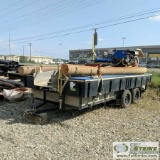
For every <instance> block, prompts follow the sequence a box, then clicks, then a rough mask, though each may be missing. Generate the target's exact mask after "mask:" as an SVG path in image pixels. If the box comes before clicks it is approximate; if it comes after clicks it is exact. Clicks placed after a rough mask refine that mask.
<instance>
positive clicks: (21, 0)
mask: <svg viewBox="0 0 160 160" xmlns="http://www.w3.org/2000/svg"><path fill="white" fill-rule="evenodd" d="M23 1H24V0H20V1H17V2H16V3H14V4H11V5H9V6H8V7H6V8H3V9H2V10H0V12H2V11H4V10H7V9H9V8H11V7H13V6H15V5H17V4H18V3H21V2H23Z"/></svg>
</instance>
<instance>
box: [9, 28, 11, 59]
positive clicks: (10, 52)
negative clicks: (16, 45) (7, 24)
mask: <svg viewBox="0 0 160 160" xmlns="http://www.w3.org/2000/svg"><path fill="white" fill-rule="evenodd" d="M9 53H10V57H11V36H10V29H9Z"/></svg>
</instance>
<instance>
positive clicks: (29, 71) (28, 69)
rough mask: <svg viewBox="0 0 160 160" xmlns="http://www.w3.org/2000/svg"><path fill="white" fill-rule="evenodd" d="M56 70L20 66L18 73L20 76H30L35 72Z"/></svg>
mask: <svg viewBox="0 0 160 160" xmlns="http://www.w3.org/2000/svg"><path fill="white" fill-rule="evenodd" d="M54 70H58V66H20V67H19V68H18V72H19V74H20V75H21V76H24V75H30V74H33V73H35V72H37V71H42V72H47V71H54Z"/></svg>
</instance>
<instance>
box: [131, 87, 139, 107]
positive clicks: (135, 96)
mask: <svg viewBox="0 0 160 160" xmlns="http://www.w3.org/2000/svg"><path fill="white" fill-rule="evenodd" d="M140 97H141V92H140V89H139V88H135V89H133V90H132V103H134V104H136V103H138V101H139V99H140Z"/></svg>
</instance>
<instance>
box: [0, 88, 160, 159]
mask: <svg viewBox="0 0 160 160" xmlns="http://www.w3.org/2000/svg"><path fill="white" fill-rule="evenodd" d="M158 93H159V92H158V91H155V90H148V91H147V92H146V93H144V94H143V96H142V98H141V100H140V102H139V103H138V104H137V105H132V106H131V107H130V108H126V109H119V108H117V107H114V106H112V105H108V104H107V105H106V106H103V105H102V106H97V107H95V108H94V109H89V110H85V111H82V112H80V111H72V112H71V111H66V112H64V111H63V112H62V111H57V112H54V113H50V114H49V115H48V116H49V119H48V122H47V124H45V125H34V124H31V123H28V122H26V120H25V119H24V118H23V114H22V113H23V111H24V109H25V108H28V107H30V100H25V101H22V102H17V103H4V104H1V106H0V107H1V110H0V128H1V129H0V148H1V149H0V159H7V160H8V159H11V160H13V159H21V160H22V159H23V160H25V159H26V160H28V159H37V160H44V159H68V160H71V159H74V160H75V159H110V160H111V159H112V143H113V142H115V141H160V132H159V131H160V116H159V115H160V97H159V95H158Z"/></svg>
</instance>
